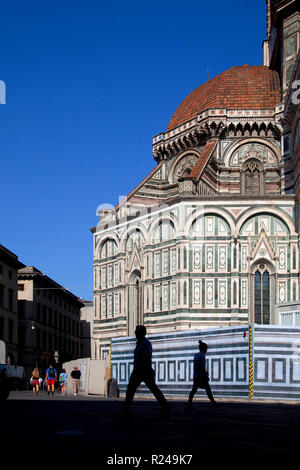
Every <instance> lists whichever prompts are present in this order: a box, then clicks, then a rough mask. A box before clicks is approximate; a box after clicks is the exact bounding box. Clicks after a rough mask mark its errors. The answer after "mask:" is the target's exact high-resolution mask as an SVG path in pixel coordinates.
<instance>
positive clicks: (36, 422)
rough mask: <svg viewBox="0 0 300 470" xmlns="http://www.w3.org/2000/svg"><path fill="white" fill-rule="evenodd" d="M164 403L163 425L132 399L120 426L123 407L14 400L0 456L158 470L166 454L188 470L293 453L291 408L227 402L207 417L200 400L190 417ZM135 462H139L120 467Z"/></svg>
mask: <svg viewBox="0 0 300 470" xmlns="http://www.w3.org/2000/svg"><path fill="white" fill-rule="evenodd" d="M170 402H171V406H172V413H171V416H170V417H169V418H168V419H161V418H159V417H158V412H159V408H158V405H157V403H156V402H155V401H154V400H151V399H137V400H136V401H135V402H134V406H133V415H132V417H131V418H130V419H128V418H127V419H126V418H121V417H119V416H118V412H119V411H120V409H121V405H122V400H121V399H106V398H103V397H98V396H89V397H84V396H78V397H73V396H70V397H63V396H60V395H57V393H56V394H55V395H54V396H51V395H50V396H47V395H46V394H45V393H41V394H40V395H39V396H38V397H33V396H32V394H31V392H12V393H11V395H10V398H9V400H8V401H7V402H5V403H1V404H0V411H1V423H0V435H1V448H2V449H6V451H7V452H8V451H10V455H12V456H13V458H14V459H17V458H21V460H24V456H27V457H26V460H27V461H28V457H29V456H30V455H31V454H32V452H33V449H34V452H35V453H36V454H38V455H39V457H41V458H43V455H46V454H47V452H49V449H50V448H53V450H54V454H55V456H57V458H59V459H61V458H63V457H65V458H66V459H67V460H68V461H71V460H70V459H72V457H73V458H74V456H75V457H76V458H78V455H79V454H80V455H84V456H85V458H87V456H88V455H90V456H91V457H92V458H97V460H98V461H99V463H101V466H104V467H106V466H107V468H110V467H111V465H110V462H112V460H111V459H112V458H113V459H114V462H115V463H118V465H119V466H120V467H123V468H140V469H142V468H150V467H151V468H153V467H155V466H156V465H158V464H159V459H160V460H162V457H160V458H156V457H155V455H156V454H163V455H164V456H165V457H166V456H167V455H168V454H170V455H171V456H172V459H173V463H176V461H177V460H176V459H179V456H184V455H187V454H189V455H192V456H193V457H192V459H191V463H190V464H189V465H188V460H189V459H190V458H187V457H186V458H185V461H183V460H181V465H184V464H186V466H187V467H190V468H192V467H191V465H192V464H195V463H197V466H198V463H199V462H200V459H202V458H203V457H204V456H209V458H210V461H211V462H214V461H215V460H216V459H218V460H220V461H225V462H226V461H229V459H230V460H232V459H233V464H236V465H238V464H241V463H242V462H243V461H247V460H248V459H249V458H254V457H255V456H256V455H257V454H261V453H262V454H263V455H264V456H268V458H269V461H270V459H272V460H273V459H274V461H278V459H279V458H280V457H287V458H291V457H292V454H293V453H296V452H297V451H298V450H299V447H300V446H299V443H300V406H299V405H298V404H297V403H295V402H293V403H277V404H275V403H270V402H269V403H267V402H251V403H250V402H248V401H246V400H245V401H229V400H228V401H222V402H221V406H220V407H219V408H217V409H213V408H212V407H211V405H210V403H208V402H207V401H206V400H202V399H201V400H198V401H196V402H195V405H194V410H193V411H192V412H188V411H187V410H186V406H185V402H184V401H183V400H180V399H178V400H175V399H171V400H170ZM2 444H5V446H3V447H2ZM21 449H22V452H19V451H20V450H21ZM153 455H154V461H153V460H152V459H153V457H152V456H153ZM133 456H136V457H140V461H139V462H138V461H135V462H133V460H132V461H128V462H127V463H126V461H125V460H122V459H125V457H133ZM116 459H119V460H116ZM240 459H242V460H240ZM151 460H152V462H151ZM179 463H180V462H179ZM165 465H170V463H169V462H165Z"/></svg>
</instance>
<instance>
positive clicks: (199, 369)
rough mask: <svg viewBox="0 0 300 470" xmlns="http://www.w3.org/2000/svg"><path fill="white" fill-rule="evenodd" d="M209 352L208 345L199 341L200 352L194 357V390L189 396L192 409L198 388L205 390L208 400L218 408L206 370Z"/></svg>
mask: <svg viewBox="0 0 300 470" xmlns="http://www.w3.org/2000/svg"><path fill="white" fill-rule="evenodd" d="M206 351H207V344H206V343H203V342H202V341H201V340H200V341H199V352H198V353H196V354H195V356H194V383H193V388H192V390H191V392H190V395H189V401H188V407H189V408H191V407H192V401H193V398H194V395H195V393H196V392H197V390H198V388H199V387H200V388H204V390H205V391H206V393H207V396H208V398H209V399H210V401H211V404H212V405H213V406H217V403H216V401H215V399H214V397H213V394H212V391H211V388H210V386H209V383H208V381H209V377H208V373H207V370H206V368H205V354H206Z"/></svg>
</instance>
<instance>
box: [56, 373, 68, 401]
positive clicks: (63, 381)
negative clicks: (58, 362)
mask: <svg viewBox="0 0 300 470" xmlns="http://www.w3.org/2000/svg"><path fill="white" fill-rule="evenodd" d="M58 382H59V386H60V391H61V394H62V395H65V394H66V391H67V373H66V369H62V371H61V373H60V374H59V378H58Z"/></svg>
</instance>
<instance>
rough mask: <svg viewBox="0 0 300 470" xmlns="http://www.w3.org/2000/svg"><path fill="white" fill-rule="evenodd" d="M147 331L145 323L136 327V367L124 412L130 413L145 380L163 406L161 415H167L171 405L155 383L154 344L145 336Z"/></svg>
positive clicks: (129, 384)
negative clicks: (135, 395)
mask: <svg viewBox="0 0 300 470" xmlns="http://www.w3.org/2000/svg"><path fill="white" fill-rule="evenodd" d="M146 332H147V330H146V328H145V327H144V326H143V325H138V326H137V327H136V329H135V336H136V339H137V343H136V348H135V350H134V367H133V371H132V373H131V376H130V379H129V383H128V387H127V391H126V398H125V402H124V408H123V414H129V413H130V408H131V404H132V401H133V397H134V394H135V392H136V390H137V388H138V386H139V385H140V384H141V382H144V383H145V384H146V385H147V387H148V388H149V390H150V391H151V392H152V393H153V395H154V396H155V398H156V400H157V401H158V403H159V404H160V406H161V412H160V415H161V416H165V415H167V414H168V413H169V410H170V406H169V404H168V402H167V400H166V399H165V397H164V395H163V393H162V391H161V390H160V389H159V388H158V386H157V385H156V383H155V372H154V370H153V369H152V346H151V343H150V341H149V340H148V339H146V338H145V336H146Z"/></svg>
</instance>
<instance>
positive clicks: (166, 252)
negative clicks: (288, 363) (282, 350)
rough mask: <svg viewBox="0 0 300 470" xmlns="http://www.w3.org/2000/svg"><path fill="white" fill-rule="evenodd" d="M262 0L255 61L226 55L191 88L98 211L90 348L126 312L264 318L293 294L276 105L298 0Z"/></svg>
mask: <svg viewBox="0 0 300 470" xmlns="http://www.w3.org/2000/svg"><path fill="white" fill-rule="evenodd" d="M267 7H268V22H267V35H268V36H267V40H266V41H265V42H264V47H263V50H264V65H257V66H249V65H247V64H245V65H242V66H236V67H231V68H230V69H228V70H226V71H224V72H223V73H221V74H220V75H218V76H216V77H214V78H212V79H211V80H209V81H208V82H207V83H204V84H203V85H201V86H199V87H198V88H196V89H195V90H194V91H192V92H191V93H190V94H189V95H188V96H187V97H186V98H185V99H184V100H183V102H182V103H181V104H180V105H179V106H178V108H177V109H176V111H175V112H174V114H173V116H172V118H171V120H170V122H169V124H168V126H167V129H166V131H165V132H161V133H159V134H158V135H157V136H155V137H154V138H153V156H154V159H155V161H156V166H155V168H154V169H153V171H152V172H151V173H150V174H149V175H148V176H147V177H146V178H145V179H144V180H143V181H142V182H141V183H140V184H138V186H137V187H136V188H135V189H134V190H133V191H132V192H131V193H130V194H129V195H128V196H127V197H126V198H125V199H124V200H122V202H121V203H120V204H118V205H117V206H116V207H115V208H114V209H110V210H109V209H104V210H102V211H100V214H99V215H100V221H99V224H98V225H97V227H95V228H94V229H92V232H93V239H94V262H93V266H94V304H95V320H94V328H93V337H94V339H95V340H96V341H97V342H98V348H97V356H98V357H100V358H104V357H105V355H107V354H108V351H109V346H110V341H111V338H112V337H116V336H127V335H133V334H134V329H135V326H136V324H138V323H143V324H145V326H146V327H147V330H148V332H149V333H162V334H165V333H167V332H171V331H174V330H184V329H193V330H195V329H200V328H207V327H215V326H229V325H239V324H244V323H257V324H273V323H274V322H275V321H276V315H275V305H276V304H278V303H284V302H295V301H298V300H299V222H298V220H299V217H298V215H297V207H298V196H297V194H298V176H297V175H298V166H299V158H298V156H299V154H298V152H299V132H298V128H299V113H298V111H297V113H298V114H297V113H296V115H295V114H293V115H292V116H294V117H290V118H289V117H288V116H290V114H289V109H290V107H292V105H291V104H290V101H289V99H290V98H289V97H290V96H291V87H292V85H291V78H292V77H293V76H294V75H293V74H295V73H298V72H295V70H296V68H297V67H298V65H297V64H299V54H298V51H299V31H300V27H299V7H298V3H297V2H296V1H268V2H267ZM297 54H298V56H297ZM297 70H299V68H298V69H297ZM297 109H299V107H298V108H297ZM292 112H293V113H295V109H294V108H293V111H292Z"/></svg>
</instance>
